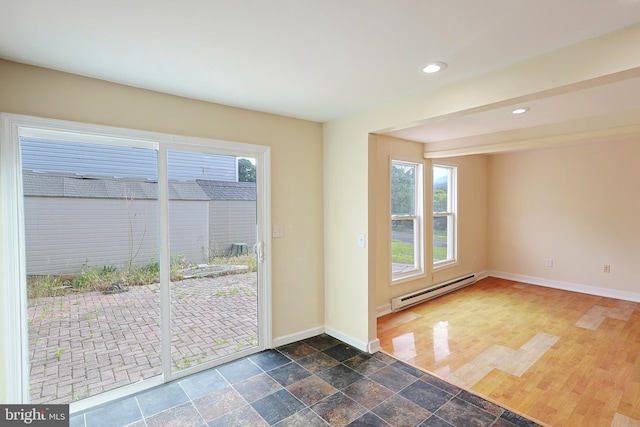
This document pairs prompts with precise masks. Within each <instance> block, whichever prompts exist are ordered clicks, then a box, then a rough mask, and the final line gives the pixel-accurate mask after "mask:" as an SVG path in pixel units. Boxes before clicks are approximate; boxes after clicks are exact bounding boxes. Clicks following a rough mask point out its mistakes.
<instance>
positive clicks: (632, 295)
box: [487, 270, 640, 302]
mask: <svg viewBox="0 0 640 427" xmlns="http://www.w3.org/2000/svg"><path fill="white" fill-rule="evenodd" d="M487 273H488V275H489V276H492V277H497V278H499V279H506V280H513V281H516V282H523V283H529V284H531V285H537V286H545V287H547V288H553V289H561V290H564V291H571V292H579V293H581V294H588V295H596V296H599V297H606V298H614V299H620V300H625V301H632V302H640V294H638V293H636V292H627V291H618V290H615V289H605V288H598V287H595V286H587V285H580V284H578V283H570V282H562V281H559V280H550V279H543V278H540V277H533V276H525V275H522V274H512V273H505V272H503V271H495V270H489V271H488V272H487Z"/></svg>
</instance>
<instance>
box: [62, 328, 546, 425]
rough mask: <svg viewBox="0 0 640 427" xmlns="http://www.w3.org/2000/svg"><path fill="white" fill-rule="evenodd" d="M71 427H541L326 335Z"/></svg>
mask: <svg viewBox="0 0 640 427" xmlns="http://www.w3.org/2000/svg"><path fill="white" fill-rule="evenodd" d="M70 425H71V427H102V426H104V427H118V426H131V427H168V426H184V427H188V426H193V427H204V426H206V427H214V426H224V427H228V426H243V427H244V426H273V425H275V426H278V427H285V426H304V427H307V426H328V425H330V426H424V427H426V426H437V427H445V426H478V427H482V426H494V427H513V426H537V425H538V424H536V423H534V422H532V421H530V420H527V419H525V418H523V417H521V416H519V415H517V414H515V413H513V412H510V411H508V410H505V409H504V408H502V407H500V406H497V405H495V404H493V403H490V402H488V401H486V400H484V399H482V398H479V397H478V396H475V395H473V394H471V393H469V392H466V391H464V390H461V389H459V388H457V387H455V386H453V385H451V384H449V383H446V382H444V381H442V380H440V379H438V378H436V377H434V376H432V375H429V374H426V373H425V372H423V371H420V370H418V369H415V368H413V367H411V366H410V365H407V364H405V363H403V362H400V361H398V360H396V359H394V358H392V357H390V356H388V355H386V354H384V353H381V352H378V353H375V354H373V355H370V354H368V353H364V352H362V351H360V350H357V349H355V348H353V347H350V346H348V345H346V344H344V343H343V342H341V341H339V340H336V339H334V338H332V337H330V336H328V335H319V336H316V337H313V338H309V339H306V340H303V341H298V342H295V343H292V344H288V345H285V346H282V347H279V348H276V349H273V350H267V351H264V352H261V353H258V354H255V355H252V356H249V357H247V358H243V359H240V360H237V361H234V362H231V363H228V364H225V365H222V366H219V367H217V368H214V369H209V370H207V371H203V372H200V373H197V374H194V375H191V376H188V377H185V378H183V379H181V380H178V381H175V382H172V383H169V384H165V385H162V386H159V387H157V388H154V389H152V390H148V391H145V392H142V393H139V394H137V395H134V396H132V397H128V398H125V399H122V400H120V401H117V402H114V403H111V404H108V405H105V406H102V407H98V408H95V409H93V410H90V411H88V412H86V413H82V414H74V415H73V416H72V417H71V423H70Z"/></svg>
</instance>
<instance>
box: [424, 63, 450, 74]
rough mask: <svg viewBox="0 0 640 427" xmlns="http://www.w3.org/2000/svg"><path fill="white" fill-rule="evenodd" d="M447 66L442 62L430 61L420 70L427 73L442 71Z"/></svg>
mask: <svg viewBox="0 0 640 427" xmlns="http://www.w3.org/2000/svg"><path fill="white" fill-rule="evenodd" d="M446 68H447V64H445V63H444V62H430V63H428V64H427V65H425V66H424V68H423V69H422V71H424V72H425V73H427V74H433V73H437V72H438V71H442V70H444V69H446Z"/></svg>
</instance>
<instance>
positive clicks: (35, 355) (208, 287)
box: [28, 273, 258, 403]
mask: <svg viewBox="0 0 640 427" xmlns="http://www.w3.org/2000/svg"><path fill="white" fill-rule="evenodd" d="M256 286H257V282H256V274H255V273H244V274H233V275H227V276H220V277H215V278H192V279H186V280H182V281H178V282H174V283H172V284H171V316H172V324H171V330H172V343H171V356H172V366H173V369H174V370H180V369H185V368H188V367H190V366H194V365H196V364H198V363H201V362H205V361H208V360H212V359H216V358H219V357H222V356H225V355H228V354H231V353H234V352H237V351H239V350H241V349H243V348H247V347H251V346H255V345H257V343H258V341H257V340H258V326H257V287H256ZM128 289H129V291H128V292H123V293H116V294H110V295H104V294H102V293H101V292H89V293H82V294H69V295H64V296H59V297H48V298H38V299H33V300H30V301H29V307H28V319H29V360H30V365H31V372H30V374H31V376H30V393H31V401H32V402H33V403H70V402H72V401H75V400H78V399H82V398H84V397H87V396H90V395H94V394H97V393H100V392H102V391H106V390H111V389H113V388H116V387H119V386H122V385H126V384H130V383H134V382H137V381H139V380H141V379H144V378H149V377H152V376H154V375H159V374H160V373H161V359H160V355H161V348H160V292H159V291H160V286H159V285H158V284H152V285H146V286H132V287H129V288H128Z"/></svg>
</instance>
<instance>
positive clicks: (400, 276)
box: [389, 157, 426, 286]
mask: <svg viewBox="0 0 640 427" xmlns="http://www.w3.org/2000/svg"><path fill="white" fill-rule="evenodd" d="M395 163H397V164H403V165H406V166H413V167H416V176H415V178H414V179H415V183H414V214H413V215H393V214H391V212H392V200H393V198H392V190H393V188H392V179H393V176H392V169H393V165H394V164H395ZM424 169H425V162H424V161H423V160H415V159H406V158H400V157H391V158H390V161H389V277H390V283H391V285H392V286H393V285H397V284H400V283H403V282H406V281H409V280H415V279H419V278H422V277H425V276H426V268H425V230H426V227H425V217H424V206H425V183H424ZM396 220H413V224H414V226H413V235H414V252H413V258H414V267H413V268H412V269H411V270H408V271H403V272H401V273H397V274H394V273H393V265H392V263H393V260H392V258H393V253H392V250H391V244H392V233H393V230H392V224H393V221H396Z"/></svg>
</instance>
